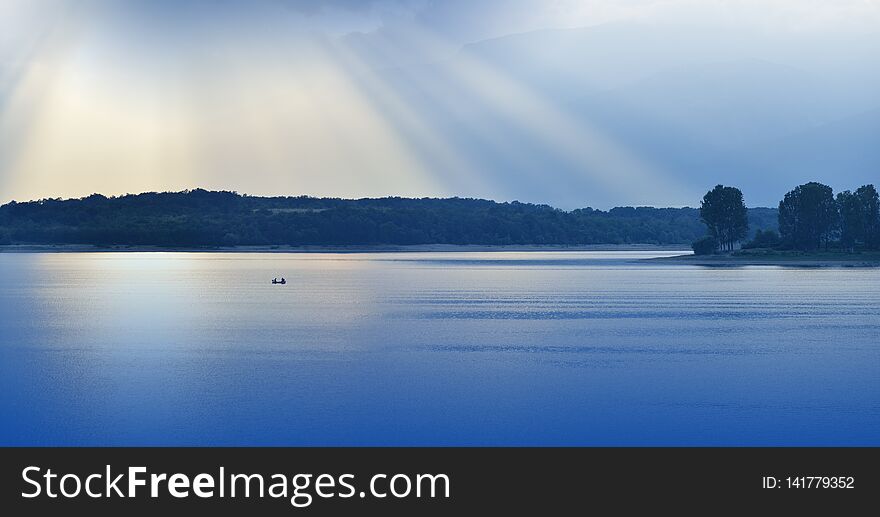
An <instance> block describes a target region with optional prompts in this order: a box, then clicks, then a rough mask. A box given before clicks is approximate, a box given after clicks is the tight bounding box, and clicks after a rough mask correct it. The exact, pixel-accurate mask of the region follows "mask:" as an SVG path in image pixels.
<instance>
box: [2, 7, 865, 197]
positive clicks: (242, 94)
mask: <svg viewBox="0 0 880 517" xmlns="http://www.w3.org/2000/svg"><path fill="white" fill-rule="evenodd" d="M628 23H634V24H638V25H637V26H639V27H652V28H658V27H659V28H661V29H662V30H667V31H669V32H668V33H669V34H675V33H677V32H678V31H680V30H682V29H685V30H690V29H699V30H703V31H706V32H705V34H715V33H718V32H723V31H725V30H729V31H748V33H749V34H757V35H759V37H758V38H757V39H756V41H773V42H778V41H789V40H791V39H792V38H794V39H796V40H797V41H805V42H810V41H815V42H817V44H816V46H815V47H814V48H810V49H805V50H804V52H808V53H810V55H811V56H814V57H816V58H817V59H822V60H824V61H823V62H825V63H837V62H841V60H842V61H844V62H845V61H846V58H847V56H849V55H850V54H851V50H850V49H851V48H852V47H846V48H845V49H843V50H840V49H837V48H836V47H833V46H829V45H825V44H824V43H823V42H825V41H836V40H837V39H839V36H840V37H843V36H845V37H846V38H850V39H852V38H861V37H863V38H864V46H867V47H870V48H867V50H866V52H869V53H870V52H874V51H876V45H877V42H878V38H877V33H878V30H880V1H875V0H827V1H821V0H777V1H774V0H763V1H758V0H754V1H753V0H745V1H722V0H714V1H713V0H653V1H652V0H618V1H611V0H595V1H591V0H585V1H572V0H558V1H552V0H505V1H502V0H487V1H475V0H471V1H467V0H449V1H430V0H375V1H363V0H330V1H318V0H300V1H297V0H249V1H244V0H189V1H179V0H79V1H76V0H3V1H2V2H0V202H6V201H9V200H10V199H18V200H24V199H34V198H42V197H58V196H61V197H76V196H83V195H87V194H90V193H92V192H102V193H105V194H108V195H111V194H121V193H126V192H140V191H145V190H179V189H184V188H193V187H205V188H211V189H231V190H238V191H240V192H245V193H252V194H310V195H319V196H344V197H361V196H383V195H403V196H451V195H460V196H479V197H489V198H495V199H501V200H509V199H514V198H518V199H521V200H524V201H532V202H546V203H550V204H557V205H561V206H565V207H568V208H570V207H573V206H586V205H592V206H598V207H607V206H609V205H612V204H656V205H665V204H671V205H684V204H690V205H693V204H695V203H696V202H697V200H696V199H694V195H695V194H696V193H699V192H700V191H702V190H704V188H705V187H706V185H707V184H708V185H709V186H711V184H714V182H718V181H725V178H723V177H722V178H717V179H715V178H706V179H705V181H697V180H694V176H693V175H687V174H685V175H681V174H679V171H677V170H675V167H671V166H669V165H668V164H664V163H656V162H657V160H655V159H654V158H652V157H650V156H647V155H645V153H643V152H642V151H640V150H639V149H636V147H638V146H632V145H630V143H629V142H627V141H625V140H621V139H620V138H618V137H617V136H615V135H614V134H612V133H611V132H609V131H606V130H605V129H604V128H603V126H601V125H599V124H597V123H594V121H592V120H591V119H590V118H589V117H588V116H584V115H583V114H579V113H575V112H574V111H573V110H572V109H571V108H570V107H569V106H568V105H566V104H565V103H563V102H562V100H561V97H560V96H559V95H558V93H553V92H558V90H556V89H553V88H556V87H557V86H558V85H553V87H552V88H551V87H549V86H547V85H548V84H552V83H560V82H564V81H566V80H568V79H566V78H565V77H561V76H560V77H559V78H558V79H556V76H554V75H553V74H555V73H557V72H553V73H552V74H550V75H549V76H548V77H538V75H540V74H539V73H538V72H524V71H523V70H522V69H515V68H516V67H515V66H513V65H511V66H510V67H508V66H502V65H499V64H498V62H495V61H492V62H488V61H484V60H482V59H475V58H472V57H468V56H465V57H462V53H461V49H462V46H463V45H466V44H468V43H472V42H478V41H481V40H486V39H490V38H497V37H500V36H505V35H510V34H518V33H524V32H529V31H535V30H539V29H563V28H574V27H589V26H599V25H602V24H610V25H609V26H612V27H614V26H616V25H615V24H628ZM652 30H653V29H652ZM627 34H630V36H627V37H630V38H638V37H639V36H638V32H636V33H635V36H633V33H627ZM735 34H742V32H736V33H735ZM854 35H855V36H854ZM862 35H864V36H862ZM700 37H706V38H711V37H712V36H700ZM737 37H738V36H732V37H731V38H730V39H729V40H728V41H727V43H728V47H732V48H738V47H739V46H740V42H741V43H742V46H743V47H748V45H749V42H748V41H743V40H737V39H736V38H737ZM761 38H765V39H761ZM854 41H856V43H854V45H856V46H859V45H861V44H860V43H858V42H859V41H861V40H857V39H856V40H854ZM624 43H626V42H624ZM698 43H699V42H698ZM699 47H702V45H700V44H688V45H684V46H680V47H679V48H678V49H677V50H676V52H677V53H679V54H682V55H680V56H677V57H676V59H677V61H676V63H678V64H680V62H685V61H683V59H684V58H685V57H687V56H686V54H691V53H692V54H693V55H694V56H698V55H699V56H701V57H700V59H704V58H703V56H702V54H700V52H701V49H700V48H699ZM621 48H623V47H622V46H621ZM725 48H727V47H725ZM780 48H781V47H780ZM816 49H822V50H821V51H816ZM593 50H595V49H593ZM616 50H618V49H617V47H616V46H614V45H612V46H609V48H608V49H607V51H608V52H607V53H608V55H610V56H612V57H613V59H609V62H610V64H609V63H606V64H605V65H603V66H605V67H606V68H597V69H596V70H593V71H592V72H594V76H595V77H592V76H591V78H590V81H592V83H590V84H594V85H597V86H596V88H597V89H598V90H601V89H602V88H609V87H612V86H613V87H615V88H616V87H624V86H625V85H626V84H625V83H626V82H627V81H636V80H638V79H640V78H638V77H635V76H634V75H633V74H632V73H631V70H632V69H633V67H635V68H636V69H644V70H647V69H652V70H653V68H651V67H652V66H653V64H656V63H653V64H652V62H653V61H655V60H654V59H653V58H652V57H651V56H645V57H644V61H645V62H644V66H643V67H642V66H640V64H639V63H638V60H639V59H642V58H641V57H639V56H635V58H633V57H632V56H629V55H627V56H624V55H623V54H621V59H623V58H626V59H630V58H632V59H635V65H633V64H632V63H630V64H629V65H628V66H629V68H627V70H628V71H630V72H626V73H624V72H622V71H621V70H620V69H619V67H617V66H615V64H614V63H617V62H620V61H621V59H618V57H617V56H616V55H615V54H614V52H615V51H616ZM520 51H521V50H519V51H515V52H520ZM743 52H744V53H743V56H745V57H758V58H762V59H763V58H768V56H770V55H771V54H773V52H772V51H771V50H768V51H767V52H766V54H767V55H754V54H765V52H764V51H763V50H762V49H760V48H758V49H757V50H756V49H751V50H749V52H751V54H748V55H747V54H746V53H745V51H743ZM786 52H788V54H785V52H783V51H782V50H780V51H779V52H777V54H778V55H773V56H772V57H774V58H778V59H777V61H779V60H784V59H787V58H785V57H784V56H786V55H788V56H791V59H790V61H791V63H786V64H791V65H792V66H800V65H801V64H800V63H796V61H797V59H798V54H803V53H800V52H798V49H797V48H794V49H792V48H788V50H787V51H786ZM579 53H580V51H579V50H578V48H565V49H560V50H559V52H557V53H555V57H556V58H558V60H559V62H558V63H554V64H553V66H554V68H552V70H554V71H558V70H565V66H566V60H568V59H569V58H571V59H575V58H577V56H578V54H579ZM838 53H839V54H838ZM736 57H737V58H739V57H740V56H739V55H737V56H736ZM507 58H510V56H507ZM515 58H516V55H514V56H513V60H512V61H513V62H514V63H515V61H516V59H515ZM539 60H545V61H546V58H545V57H540V58H539ZM694 60H696V57H695V58H694ZM708 61H711V59H709V60H708ZM438 63H440V64H441V65H437V64H438ZM443 63H454V64H453V65H450V66H446V67H445V68H444V67H442V66H445V65H442V64H443ZM627 63H629V61H627ZM428 65H431V66H434V67H435V68H434V69H432V70H433V71H432V72H431V73H432V74H433V75H431V76H430V77H433V78H434V79H430V80H427V79H423V80H422V82H421V83H419V82H417V81H416V82H413V81H414V80H411V81H410V82H408V83H405V84H406V88H404V87H403V86H401V85H402V84H404V83H401V82H400V81H399V75H397V74H398V72H397V70H404V71H407V70H416V71H417V70H420V67H425V66H428ZM437 66H441V68H439V69H438V68H436V67H437ZM548 66H549V65H548ZM803 66H804V67H805V68H808V67H809V66H812V65H810V64H805V65H803ZM829 66H831V65H829ZM514 69H515V70H514ZM438 70H439V71H438ZM529 70H533V69H529ZM548 70H549V68H548ZM654 71H655V72H656V70H654ZM405 73H407V74H409V73H410V72H405ZM414 73H416V72H414ZM418 73H420V72H418ZM528 74H532V76H529V75H528ZM636 75H637V74H636ZM407 77H408V78H411V77H416V76H415V75H412V74H410V75H407ZM419 77H423V78H424V77H429V76H419ZM842 80H848V79H847V78H846V77H844V78H843V79H842ZM541 81H543V82H541ZM579 84H580V83H579ZM579 87H580V86H579ZM404 89H406V91H404ZM661 102H662V101H661ZM474 106H484V107H485V109H486V113H488V114H489V115H486V116H483V114H482V112H481V111H480V110H482V109H483V108H474ZM878 106H880V103H878ZM862 107H865V108H867V107H870V103H869V102H867V101H866V104H865V106H862ZM853 109H855V108H853ZM841 113H843V112H841ZM809 179H811V178H804V181H806V180H809Z"/></svg>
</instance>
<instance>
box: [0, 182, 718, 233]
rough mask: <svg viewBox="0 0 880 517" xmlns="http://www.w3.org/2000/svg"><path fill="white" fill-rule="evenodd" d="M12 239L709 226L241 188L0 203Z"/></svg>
mask: <svg viewBox="0 0 880 517" xmlns="http://www.w3.org/2000/svg"><path fill="white" fill-rule="evenodd" d="M4 232H5V233H7V234H8V235H9V240H10V241H11V242H14V243H30V244H94V245H154V246H180V247H192V246H206V247H212V246H233V245H242V246H253V245H378V244H394V245H406V244H438V243H442V244H480V245H503V244H518V245H526V244H528V245H532V244H556V245H584V244H630V243H651V244H680V245H687V243H690V242H691V241H693V240H694V239H696V238H697V237H699V236H701V235H703V234H705V232H706V228H705V226H704V225H703V224H702V223H701V222H700V219H699V213H698V211H697V210H696V209H693V208H648V207H637V208H634V207H621V208H613V209H611V210H609V211H602V210H593V209H591V208H584V209H579V210H573V211H570V212H565V211H562V210H558V209H555V208H552V207H550V206H546V205H533V204H527V203H519V202H516V201H514V202H511V203H496V202H494V201H486V200H482V199H461V198H450V199H432V198H424V199H406V198H397V197H391V198H381V199H357V200H346V199H318V198H311V197H252V196H241V195H239V194H236V193H234V192H209V191H205V190H201V189H197V190H192V191H185V192H166V193H155V192H150V193H145V194H138V195H126V196H121V197H111V198H107V197H104V196H100V195H92V196H89V197H86V198H82V199H71V200H65V201H62V200H59V199H44V200H41V201H34V202H28V203H10V204H7V205H4V206H2V207H0V235H2V234H3V233H4Z"/></svg>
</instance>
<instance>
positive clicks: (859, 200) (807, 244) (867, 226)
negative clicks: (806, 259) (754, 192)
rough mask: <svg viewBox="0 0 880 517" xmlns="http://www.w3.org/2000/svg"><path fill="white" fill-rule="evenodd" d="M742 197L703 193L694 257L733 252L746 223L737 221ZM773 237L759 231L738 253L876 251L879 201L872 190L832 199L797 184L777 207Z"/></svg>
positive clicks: (826, 190)
mask: <svg viewBox="0 0 880 517" xmlns="http://www.w3.org/2000/svg"><path fill="white" fill-rule="evenodd" d="M744 210H745V204H744V203H743V199H742V193H741V192H740V191H739V190H738V189H736V188H733V187H724V186H722V185H718V186H716V187H715V188H714V189H712V190H710V191H709V192H708V193H706V196H704V198H703V202H702V204H701V206H700V215H701V217H702V219H703V221H704V222H705V223H706V226H707V228H708V229H709V235H708V236H706V237H704V238H702V239H699V240H697V241H694V243H693V248H694V252H695V253H697V254H707V253H714V252H716V251H718V250H719V249H721V250H730V249H733V247H734V245H735V244H736V243H737V242H739V241H740V240H742V239H743V237H744V236H745V234H746V232H747V230H748V223H747V221H746V222H744V221H745V219H744V217H743V215H742V214H743V211H744ZM777 217H778V228H779V232H778V233H776V232H775V231H773V230H759V231H757V232H756V234H755V237H754V238H753V239H752V241H750V242H747V243H745V244H744V245H743V247H744V248H775V249H792V250H801V251H815V250H819V249H825V250H827V249H842V250H846V251H856V250H877V249H880V199H878V194H877V190H876V189H875V188H874V185H863V186H861V187H859V188H858V189H856V190H855V191H854V192H851V191H849V190H846V191H843V192H840V193H838V194H837V196H835V195H834V191H833V190H832V188H831V187H829V186H828V185H823V184H821V183H817V182H809V183H805V184H803V185H798V186H797V187H795V188H794V189H792V190H791V191H790V192H788V193H786V194H785V197H783V199H782V200H781V201H780V202H779V208H778V211H777Z"/></svg>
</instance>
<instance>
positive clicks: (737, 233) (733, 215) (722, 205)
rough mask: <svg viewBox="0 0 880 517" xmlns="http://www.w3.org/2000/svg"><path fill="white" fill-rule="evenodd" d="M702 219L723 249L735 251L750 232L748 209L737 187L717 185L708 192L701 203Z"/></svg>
mask: <svg viewBox="0 0 880 517" xmlns="http://www.w3.org/2000/svg"><path fill="white" fill-rule="evenodd" d="M700 218H701V219H702V220H703V222H704V223H705V224H706V226H707V227H708V228H709V235H711V236H712V237H714V238H715V240H716V241H717V242H718V245H719V246H720V247H721V249H727V250H731V249H733V246H734V244H736V243H737V242H738V241H739V240H741V239H743V238H744V237H745V236H746V235H747V234H748V231H749V218H748V209H747V208H746V205H745V202H744V201H743V195H742V192H741V191H740V190H739V189H738V188H735V187H725V186H724V185H716V186H715V188H713V189H712V190H710V191H709V192H707V193H706V195H705V196H703V201H702V202H701V203H700Z"/></svg>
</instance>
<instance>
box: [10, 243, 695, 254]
mask: <svg viewBox="0 0 880 517" xmlns="http://www.w3.org/2000/svg"><path fill="white" fill-rule="evenodd" d="M686 249H687V246H686V245H684V244H680V245H657V244H586V245H578V246H560V245H538V244H535V245H524V244H513V245H481V244H410V245H363V246H360V245H344V246H280V245H279V246H274V245H272V246H219V247H197V246H192V247H187V246H140V245H138V246H123V245H114V246H95V245H91V244H9V245H0V253H430V252H472V253H485V252H530V251H664V252H670V251H684V250H686Z"/></svg>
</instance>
